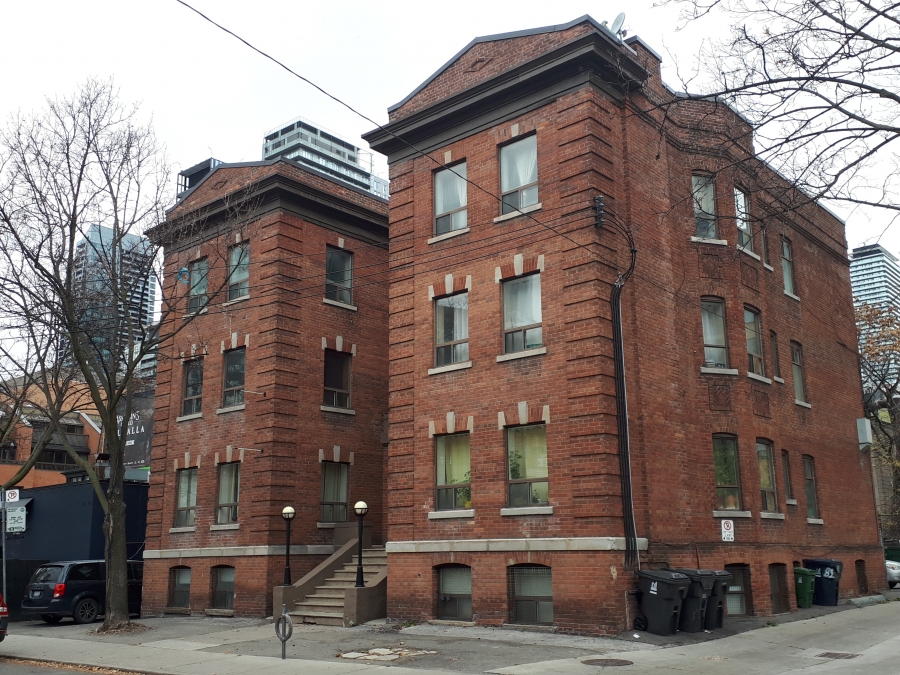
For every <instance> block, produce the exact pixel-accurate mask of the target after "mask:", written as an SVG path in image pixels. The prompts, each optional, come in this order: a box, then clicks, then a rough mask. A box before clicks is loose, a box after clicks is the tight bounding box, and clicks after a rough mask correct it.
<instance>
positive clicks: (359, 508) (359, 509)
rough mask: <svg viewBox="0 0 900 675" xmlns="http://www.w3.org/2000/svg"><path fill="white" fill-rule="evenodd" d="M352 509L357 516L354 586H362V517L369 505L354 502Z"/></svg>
mask: <svg viewBox="0 0 900 675" xmlns="http://www.w3.org/2000/svg"><path fill="white" fill-rule="evenodd" d="M353 511H354V512H355V513H356V515H357V516H358V517H359V549H358V555H357V559H356V588H363V587H364V586H365V585H366V583H365V580H364V579H363V563H362V561H363V518H365V517H366V514H367V513H368V512H369V505H368V504H366V503H365V502H362V501H360V502H356V504H354V505H353Z"/></svg>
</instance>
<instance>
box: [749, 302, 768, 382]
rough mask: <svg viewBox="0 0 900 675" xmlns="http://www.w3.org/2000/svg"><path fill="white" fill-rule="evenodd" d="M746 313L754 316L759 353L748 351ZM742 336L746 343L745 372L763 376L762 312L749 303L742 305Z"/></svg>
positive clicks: (764, 357) (764, 372) (764, 373)
mask: <svg viewBox="0 0 900 675" xmlns="http://www.w3.org/2000/svg"><path fill="white" fill-rule="evenodd" d="M748 313H750V314H752V315H753V317H754V330H755V331H756V339H757V342H758V343H759V354H754V353H753V352H751V351H750V336H749V334H748V331H749V329H748V328H747V314H748ZM744 337H745V338H746V340H745V342H746V344H747V372H749V373H753V374H754V375H759V376H760V377H765V376H766V350H765V347H764V345H763V343H764V340H763V332H762V312H760V311H759V310H758V309H756V308H755V307H752V306H751V305H744Z"/></svg>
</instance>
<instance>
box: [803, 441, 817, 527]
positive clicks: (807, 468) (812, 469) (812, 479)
mask: <svg viewBox="0 0 900 675" xmlns="http://www.w3.org/2000/svg"><path fill="white" fill-rule="evenodd" d="M803 487H804V488H805V489H806V517H807V518H818V517H819V500H818V498H817V497H816V465H815V462H814V461H813V458H812V457H810V456H809V455H803Z"/></svg>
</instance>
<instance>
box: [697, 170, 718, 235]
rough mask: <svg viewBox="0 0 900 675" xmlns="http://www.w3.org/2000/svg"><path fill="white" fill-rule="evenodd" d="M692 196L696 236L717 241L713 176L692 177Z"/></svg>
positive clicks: (698, 175) (700, 175) (699, 175)
mask: <svg viewBox="0 0 900 675" xmlns="http://www.w3.org/2000/svg"><path fill="white" fill-rule="evenodd" d="M691 188H692V190H691V195H692V197H693V202H694V236H696V237H700V238H701V239H716V238H717V231H716V194H715V189H716V183H715V180H714V179H713V177H712V176H707V175H705V174H694V175H693V176H691Z"/></svg>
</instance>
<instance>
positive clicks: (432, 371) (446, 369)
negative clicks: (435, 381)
mask: <svg viewBox="0 0 900 675" xmlns="http://www.w3.org/2000/svg"><path fill="white" fill-rule="evenodd" d="M471 367H472V362H471V361H463V362H462V363H451V364H450V365H449V366H438V367H437V368H429V369H428V374H429V375H440V374H441V373H450V372H452V371H454V370H465V369H466V368H471Z"/></svg>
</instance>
